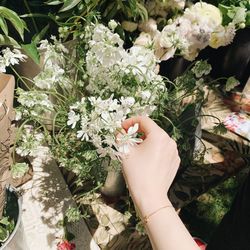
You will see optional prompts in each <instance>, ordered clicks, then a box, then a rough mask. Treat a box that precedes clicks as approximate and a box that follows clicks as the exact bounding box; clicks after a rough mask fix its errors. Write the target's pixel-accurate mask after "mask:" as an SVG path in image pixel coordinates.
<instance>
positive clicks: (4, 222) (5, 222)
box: [0, 217, 10, 226]
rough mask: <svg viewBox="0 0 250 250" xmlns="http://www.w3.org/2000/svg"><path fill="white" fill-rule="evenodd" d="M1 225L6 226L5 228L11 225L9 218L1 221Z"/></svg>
mask: <svg viewBox="0 0 250 250" xmlns="http://www.w3.org/2000/svg"><path fill="white" fill-rule="evenodd" d="M0 224H2V225H5V226H8V225H9V224H10V222H9V221H8V218H7V217H3V218H2V219H1V220H0Z"/></svg>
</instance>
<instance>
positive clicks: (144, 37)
mask: <svg viewBox="0 0 250 250" xmlns="http://www.w3.org/2000/svg"><path fill="white" fill-rule="evenodd" d="M152 44H153V40H152V38H151V36H150V34H148V33H145V32H141V33H140V35H139V36H138V37H137V38H136V39H135V42H134V45H139V46H144V47H150V46H151V45H152Z"/></svg>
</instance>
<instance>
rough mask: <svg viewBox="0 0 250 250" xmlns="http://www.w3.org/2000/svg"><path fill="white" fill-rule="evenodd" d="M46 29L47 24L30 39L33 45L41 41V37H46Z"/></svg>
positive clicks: (47, 27)
mask: <svg viewBox="0 0 250 250" xmlns="http://www.w3.org/2000/svg"><path fill="white" fill-rule="evenodd" d="M48 29H49V24H47V25H46V26H45V27H44V28H43V29H42V30H41V31H40V32H39V33H38V34H35V35H34V36H33V37H32V41H33V42H34V43H35V44H37V43H39V42H40V41H41V40H42V39H43V37H44V36H45V35H46V33H47V31H48Z"/></svg>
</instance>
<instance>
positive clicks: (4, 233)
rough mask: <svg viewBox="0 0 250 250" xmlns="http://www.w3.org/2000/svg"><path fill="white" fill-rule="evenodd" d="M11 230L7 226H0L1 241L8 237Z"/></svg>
mask: <svg viewBox="0 0 250 250" xmlns="http://www.w3.org/2000/svg"><path fill="white" fill-rule="evenodd" d="M8 237H9V232H8V230H7V229H6V228H4V227H2V226H0V242H4V241H6V240H7V239H8Z"/></svg>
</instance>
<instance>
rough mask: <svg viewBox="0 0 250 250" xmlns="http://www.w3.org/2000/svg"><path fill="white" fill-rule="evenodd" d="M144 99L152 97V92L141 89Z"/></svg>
mask: <svg viewBox="0 0 250 250" xmlns="http://www.w3.org/2000/svg"><path fill="white" fill-rule="evenodd" d="M140 95H141V97H142V99H143V100H148V99H149V98H150V97H151V92H150V91H149V90H144V91H141V93H140Z"/></svg>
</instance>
